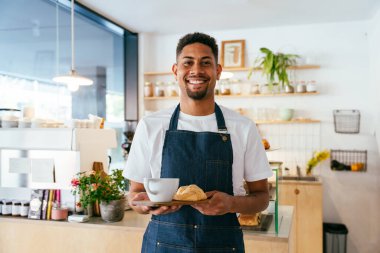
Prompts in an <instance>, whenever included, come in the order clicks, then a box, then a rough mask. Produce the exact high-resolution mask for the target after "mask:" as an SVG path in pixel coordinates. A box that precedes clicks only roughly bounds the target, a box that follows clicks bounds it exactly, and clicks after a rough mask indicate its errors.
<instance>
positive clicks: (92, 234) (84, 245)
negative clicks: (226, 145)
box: [0, 206, 294, 253]
mask: <svg viewBox="0 0 380 253" xmlns="http://www.w3.org/2000/svg"><path fill="white" fill-rule="evenodd" d="M279 210H280V214H281V218H280V219H279V220H280V222H281V223H280V229H279V233H278V234H277V235H276V234H273V233H270V232H269V233H265V232H251V231H246V230H245V231H244V241H245V244H246V251H247V252H249V253H256V252H257V253H258V252H261V253H285V252H293V243H294V242H293V241H294V234H293V229H292V228H293V221H292V219H293V207H291V206H280V208H279ZM149 219H150V216H148V215H139V214H137V213H136V212H134V211H126V212H125V216H124V219H123V221H121V222H115V223H105V222H104V221H102V220H101V219H100V218H92V219H91V220H90V222H87V223H69V222H59V221H40V220H29V219H25V218H16V217H9V216H0V253H18V252H28V253H44V252H53V253H67V252H91V253H97V252H99V253H100V252H102V253H104V252H107V253H118V252H123V253H137V252H140V249H141V243H142V238H143V234H144V231H145V228H146V226H147V224H148V222H149Z"/></svg>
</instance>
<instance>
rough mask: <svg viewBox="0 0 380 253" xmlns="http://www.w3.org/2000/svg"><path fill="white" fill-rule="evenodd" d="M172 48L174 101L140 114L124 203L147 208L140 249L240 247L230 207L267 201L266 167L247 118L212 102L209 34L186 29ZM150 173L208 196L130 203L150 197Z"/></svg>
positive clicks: (251, 207) (251, 208)
mask: <svg viewBox="0 0 380 253" xmlns="http://www.w3.org/2000/svg"><path fill="white" fill-rule="evenodd" d="M176 53H177V56H176V58H177V59H176V63H175V64H174V65H173V67H172V71H173V73H174V76H175V78H176V80H177V81H178V85H179V88H180V103H179V105H178V106H176V107H175V108H170V109H166V110H163V111H159V112H156V113H154V114H152V115H150V116H147V117H144V118H143V119H142V120H141V121H140V122H139V125H138V127H137V129H136V133H135V136H134V140H133V145H132V148H131V152H130V154H129V156H128V160H127V164H126V169H125V171H124V176H125V177H126V178H128V179H130V182H131V186H130V195H129V201H130V205H131V207H132V208H133V209H134V210H135V211H137V212H139V213H141V214H152V220H151V221H150V223H149V225H148V228H147V230H146V232H145V234H144V241H143V246H142V252H149V253H152V252H169V253H170V252H244V242H243V234H242V231H241V228H240V226H239V222H238V220H237V216H236V213H245V214H252V213H256V212H260V211H262V210H264V209H265V208H266V207H267V205H268V201H269V196H268V186H267V178H268V177H270V176H272V172H271V170H270V168H269V164H268V160H267V158H266V154H265V151H264V148H263V146H262V144H261V138H260V136H259V134H258V131H257V129H256V126H255V124H254V123H253V122H252V121H250V120H249V119H247V118H245V117H242V116H240V115H239V114H237V113H236V112H234V111H232V110H229V109H227V108H225V107H222V106H219V105H217V104H216V103H215V99H214V88H215V85H216V81H217V80H218V79H219V77H220V74H221V72H222V67H221V66H220V65H219V64H218V46H217V45H216V41H215V39H214V38H212V37H210V36H209V35H206V34H202V33H192V34H187V35H185V36H184V37H182V38H181V39H180V40H179V42H178V45H177V51H176ZM152 177H153V178H179V179H180V186H183V185H190V184H196V185H198V186H199V187H200V188H202V189H203V190H204V191H205V192H206V195H207V197H208V198H209V201H207V202H205V203H201V204H193V205H186V206H162V207H160V208H158V209H152V208H150V207H148V206H134V205H133V204H132V201H134V200H149V198H148V196H147V194H146V192H145V189H144V185H143V179H144V178H152ZM244 181H245V182H246V183H247V185H248V189H249V194H248V195H247V194H246V191H245V189H244V185H243V184H244Z"/></svg>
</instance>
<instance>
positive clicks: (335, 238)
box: [323, 223, 348, 253]
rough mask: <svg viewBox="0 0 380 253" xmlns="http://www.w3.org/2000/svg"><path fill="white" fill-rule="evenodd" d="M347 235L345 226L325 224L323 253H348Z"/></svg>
mask: <svg viewBox="0 0 380 253" xmlns="http://www.w3.org/2000/svg"><path fill="white" fill-rule="evenodd" d="M347 234H348V229H347V227H346V226H345V225H344V224H338V223H323V253H346V251H347Z"/></svg>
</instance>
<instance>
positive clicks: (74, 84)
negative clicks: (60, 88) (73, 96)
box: [67, 83, 79, 92]
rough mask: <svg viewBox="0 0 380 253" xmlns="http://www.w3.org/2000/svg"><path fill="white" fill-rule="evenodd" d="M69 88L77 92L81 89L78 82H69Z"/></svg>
mask: <svg viewBox="0 0 380 253" xmlns="http://www.w3.org/2000/svg"><path fill="white" fill-rule="evenodd" d="M67 89H68V90H69V91H71V92H75V91H77V90H78V89H79V85H78V84H76V83H67Z"/></svg>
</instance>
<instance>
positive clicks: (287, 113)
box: [278, 108, 294, 121]
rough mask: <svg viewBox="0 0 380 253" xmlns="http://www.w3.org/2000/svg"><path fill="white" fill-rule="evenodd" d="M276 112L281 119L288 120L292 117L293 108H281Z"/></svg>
mask: <svg viewBox="0 0 380 253" xmlns="http://www.w3.org/2000/svg"><path fill="white" fill-rule="evenodd" d="M278 114H279V116H280V119H281V120H285V121H288V120H291V119H292V118H293V114H294V109H289V108H281V109H280V110H279V113H278Z"/></svg>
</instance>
